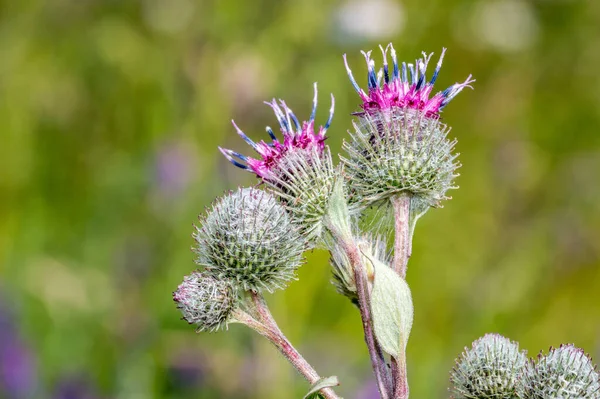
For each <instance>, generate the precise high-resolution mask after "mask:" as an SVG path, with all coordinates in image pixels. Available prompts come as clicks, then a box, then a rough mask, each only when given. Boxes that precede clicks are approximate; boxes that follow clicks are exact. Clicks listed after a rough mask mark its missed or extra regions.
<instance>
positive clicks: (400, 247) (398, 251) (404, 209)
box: [392, 193, 412, 278]
mask: <svg viewBox="0 0 600 399" xmlns="http://www.w3.org/2000/svg"><path fill="white" fill-rule="evenodd" d="M392 206H393V207H394V227H395V231H396V232H395V236H394V270H395V271H396V273H398V274H399V275H400V277H402V278H406V270H407V267H408V259H409V258H410V254H411V252H412V237H411V233H410V196H409V195H408V194H404V193H403V194H399V195H396V196H394V197H392Z"/></svg>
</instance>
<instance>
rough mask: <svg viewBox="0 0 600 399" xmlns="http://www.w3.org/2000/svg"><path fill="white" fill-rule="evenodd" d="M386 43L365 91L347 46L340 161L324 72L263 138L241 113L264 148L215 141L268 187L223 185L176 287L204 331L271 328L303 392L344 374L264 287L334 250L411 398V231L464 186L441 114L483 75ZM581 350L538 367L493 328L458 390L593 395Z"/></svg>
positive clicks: (383, 369)
mask: <svg viewBox="0 0 600 399" xmlns="http://www.w3.org/2000/svg"><path fill="white" fill-rule="evenodd" d="M381 52H382V65H383V66H382V67H381V68H380V69H379V70H377V69H376V67H375V62H374V60H373V59H371V52H367V53H363V54H364V56H365V59H366V63H367V68H366V76H367V90H366V91H365V90H363V89H361V88H360V86H359V85H358V83H357V82H356V80H355V79H354V77H353V74H352V72H351V70H350V68H349V66H348V63H347V62H346V57H345V56H344V62H345V64H346V70H347V73H348V75H349V77H350V82H351V84H352V86H353V87H354V88H355V90H356V91H357V92H358V94H359V97H360V100H361V102H360V104H358V106H357V108H358V109H357V112H355V113H354V114H353V115H354V120H353V126H354V127H353V130H352V131H351V132H350V134H349V137H348V139H347V140H345V142H344V145H343V153H342V154H341V155H340V159H341V162H340V164H339V165H334V162H333V158H332V155H331V150H330V148H329V146H328V145H327V144H326V138H327V137H326V133H327V132H328V130H329V129H330V127H331V123H332V119H333V110H334V102H333V96H332V97H331V108H330V112H329V117H328V119H327V121H326V122H325V123H324V124H323V125H322V126H320V127H319V128H316V125H315V117H316V110H317V100H318V93H317V86H316V84H315V86H314V97H313V101H312V108H311V110H310V114H309V117H308V118H307V119H304V120H303V119H300V118H298V117H297V116H296V114H295V113H294V112H293V111H292V110H291V109H290V108H289V107H288V106H287V104H286V103H285V101H283V100H279V101H276V100H272V101H270V102H267V103H266V104H267V105H268V106H269V107H271V108H272V110H273V112H274V114H275V118H276V120H277V124H278V126H279V132H275V131H274V130H273V129H272V128H270V127H267V128H266V132H267V134H268V139H267V140H258V139H256V138H254V137H255V135H254V134H246V133H244V132H243V131H242V130H241V129H240V128H239V127H238V126H237V125H236V124H235V123H234V128H235V131H236V132H237V133H238V135H239V136H240V137H241V138H242V139H243V140H244V141H245V142H246V143H247V144H249V145H250V147H252V149H253V150H254V152H255V155H244V154H242V153H239V152H236V151H234V150H231V149H224V148H219V149H220V151H221V152H222V153H223V155H224V156H225V157H226V158H227V159H228V160H229V161H230V162H231V163H232V164H234V165H235V166H237V167H239V168H241V169H243V170H246V171H248V172H251V173H253V174H254V175H255V176H256V177H257V179H258V183H259V186H258V187H255V188H242V189H238V190H237V191H234V192H230V193H227V194H225V195H224V196H223V197H221V198H219V199H217V200H216V201H215V202H214V204H213V205H212V207H211V208H210V209H209V211H208V212H207V214H206V215H204V216H202V217H200V223H199V225H198V226H197V227H196V231H195V233H194V239H195V241H196V244H195V246H194V251H195V252H196V254H197V258H196V263H197V264H198V266H199V267H200V269H199V270H197V271H194V272H192V274H191V275H190V276H188V277H186V278H185V279H184V281H183V283H181V284H180V285H179V287H178V289H177V290H176V291H175V292H174V293H173V299H174V300H175V302H176V303H177V307H178V308H179V309H180V310H181V312H182V314H183V318H184V319H185V320H186V321H188V322H189V323H191V324H194V325H195V326H196V329H197V331H217V330H222V329H227V327H228V326H229V325H230V324H231V323H242V324H245V325H247V326H248V327H250V328H252V329H253V330H255V331H256V332H258V333H259V334H261V335H262V336H264V337H266V338H267V339H268V340H269V341H270V342H271V343H272V344H273V345H274V346H275V347H276V348H277V349H278V350H279V351H280V352H281V354H283V355H284V356H285V358H287V359H288V360H289V361H290V363H291V364H292V365H293V366H294V367H295V368H296V370H298V372H299V373H300V374H302V375H303V376H304V377H305V378H306V379H307V380H308V382H309V383H310V384H311V386H310V388H309V389H308V393H307V395H306V396H305V397H325V398H329V399H335V398H339V396H338V395H337V394H336V393H335V391H334V390H333V387H335V386H337V385H338V381H337V378H336V377H322V376H321V375H319V374H318V373H317V371H316V370H315V369H314V368H313V367H312V366H311V365H310V364H309V363H308V362H307V361H306V360H305V359H304V358H303V357H302V356H301V355H300V353H299V352H298V351H297V350H296V349H295V348H294V347H293V346H292V344H291V343H290V342H289V341H288V340H287V338H286V337H285V335H284V334H283V333H282V332H281V330H280V329H279V327H278V326H277V323H276V322H275V320H274V318H273V316H272V315H271V313H270V311H269V308H268V306H267V303H266V301H265V299H264V297H263V293H264V292H272V291H274V290H277V289H284V288H285V287H286V286H287V285H288V283H289V282H290V281H292V280H294V279H295V278H296V277H295V275H296V274H295V272H296V270H297V269H298V267H300V266H301V265H302V263H303V253H304V252H305V251H307V250H312V249H313V248H319V247H320V248H325V249H327V250H328V251H329V252H330V254H331V261H330V264H331V270H332V282H333V284H334V285H335V287H336V289H337V291H338V292H339V293H340V294H342V295H344V296H346V297H347V298H348V299H349V300H350V301H351V302H352V303H353V304H354V305H356V308H357V309H358V311H359V313H360V316H361V320H362V326H363V329H364V336H365V342H366V345H367V348H368V350H369V355H370V360H371V365H372V368H373V372H374V375H375V378H376V381H377V386H378V389H379V393H380V397H381V398H382V399H406V398H408V395H409V387H408V378H407V376H408V374H407V367H406V347H407V345H408V339H409V336H410V332H411V329H412V324H413V305H412V296H411V290H410V288H409V286H408V284H407V282H406V280H405V277H406V272H407V266H408V261H409V257H410V255H411V247H412V245H411V241H412V235H413V232H414V227H415V223H416V222H417V220H418V218H419V217H420V216H422V215H423V214H424V213H425V212H426V211H427V210H428V209H430V208H432V207H440V206H441V204H442V201H444V200H446V199H448V198H449V197H448V196H447V191H448V190H450V189H453V188H456V185H455V182H454V181H455V178H456V177H457V176H458V173H457V169H458V167H459V166H460V164H459V163H458V161H457V156H458V154H457V153H456V152H455V151H454V146H455V144H456V140H454V139H452V138H450V137H449V132H450V128H449V127H448V126H447V125H446V124H444V123H443V122H442V120H441V117H440V115H441V112H442V110H443V109H444V108H445V107H446V105H448V103H449V102H450V101H451V100H452V99H453V98H455V97H456V95H457V94H458V93H460V92H461V91H462V90H463V89H464V88H466V87H470V84H471V83H473V82H474V80H473V79H471V77H470V76H469V77H468V78H467V79H466V80H465V81H464V82H462V83H456V84H454V85H452V86H450V87H448V88H447V89H445V90H443V91H438V92H434V83H435V82H436V80H437V78H438V75H439V73H440V69H441V66H442V61H443V58H444V54H445V49H444V50H443V51H442V53H441V56H440V57H439V61H438V62H437V64H436V65H435V67H434V68H433V71H432V72H431V74H430V75H428V73H429V72H428V69H429V68H428V66H429V63H430V60H431V57H432V55H430V54H429V55H428V54H425V53H423V56H422V57H421V58H419V59H417V60H416V61H414V63H404V62H403V63H399V62H398V60H397V57H396V52H395V50H394V48H393V46H392V45H391V44H390V45H389V46H387V47H386V48H383V47H381ZM388 56H389V58H391V64H388ZM374 207H375V208H377V209H379V210H382V212H383V215H382V216H384V217H386V216H389V218H390V219H392V220H393V221H394V223H393V225H394V237H393V242H391V243H390V244H391V245H389V246H388V244H387V243H386V240H385V239H384V238H383V237H385V235H378V232H377V231H367V230H371V229H364V228H362V226H364V223H362V220H364V219H365V217H366V216H367V215H368V214H369V209H371V208H374ZM577 353H578V352H577V351H575V350H571V349H568V350H567V349H564V350H562V352H560V353H555V352H552V353H551V354H550V355H548V356H547V357H544V358H543V360H539V361H538V363H537V364H535V365H533V364H530V363H527V361H526V356H525V354H524V352H522V351H520V350H519V347H518V344H516V343H515V342H512V341H509V340H508V339H506V338H503V337H501V336H499V335H486V336H485V337H483V338H482V339H480V340H477V341H476V342H475V343H474V344H473V347H472V348H470V349H466V350H465V352H464V354H463V355H462V356H461V357H460V358H459V359H458V361H457V364H456V367H455V368H454V370H453V371H452V374H451V382H452V392H453V395H454V396H455V397H456V398H474V399H475V398H481V399H487V398H496V399H501V398H516V397H520V398H542V397H543V398H551V397H556V398H567V397H573V398H575V397H581V398H588V397H589V398H592V397H596V398H597V397H598V396H593V395H596V393H594V392H595V391H594V390H595V389H596V388H597V386H598V382H597V379H598V376H597V373H596V372H595V371H594V370H593V368H592V367H591V366H590V364H591V363H590V364H588V362H587V361H588V358H587V357H585V358H584V357H582V356H581V355H577ZM565 392H569V394H571V395H579V396H565V395H566V394H565ZM517 395H518V396H517ZM540 395H541V396H540ZM548 395H550V396H548ZM552 395H554V396H552ZM561 395H562V396H561ZM586 395H587V396H586ZM589 395H592V396H589ZM351 396H352V395H351Z"/></svg>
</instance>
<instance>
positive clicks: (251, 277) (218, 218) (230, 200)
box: [194, 188, 306, 292]
mask: <svg viewBox="0 0 600 399" xmlns="http://www.w3.org/2000/svg"><path fill="white" fill-rule="evenodd" d="M297 230H298V229H297V227H296V226H295V225H294V224H293V223H292V222H291V220H290V217H289V215H288V213H287V212H286V210H285V208H284V207H283V206H282V205H281V204H280V203H279V201H277V200H276V199H275V198H274V197H273V196H272V195H271V194H269V193H267V192H265V191H262V190H259V189H255V188H242V189H238V190H237V191H236V192H233V193H230V194H228V195H225V196H224V197H222V198H220V199H218V200H217V201H216V202H215V204H213V206H212V209H211V211H210V212H209V213H208V215H207V216H206V217H205V218H204V219H202V220H201V227H197V228H196V233H195V234H194V238H195V240H196V242H197V246H196V247H195V251H196V253H197V254H198V258H197V261H196V262H197V263H198V264H199V265H202V266H204V267H205V268H206V271H207V272H208V273H210V274H211V275H212V276H213V277H215V278H218V279H226V280H230V281H231V282H232V283H233V285H234V286H236V287H239V288H241V289H243V290H256V291H260V290H263V289H265V290H267V291H269V292H272V291H273V290H275V289H278V288H284V287H285V286H286V285H287V283H288V282H289V281H290V280H292V279H294V278H295V271H296V269H297V268H298V267H299V266H300V265H301V264H302V259H303V258H302V252H303V251H304V250H305V248H306V241H305V240H304V239H303V238H302V237H301V236H300V235H299V234H298V231H297Z"/></svg>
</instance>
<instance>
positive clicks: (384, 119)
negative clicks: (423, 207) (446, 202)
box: [342, 108, 460, 207]
mask: <svg viewBox="0 0 600 399" xmlns="http://www.w3.org/2000/svg"><path fill="white" fill-rule="evenodd" d="M354 129H355V131H354V132H351V133H350V136H351V140H350V141H349V142H344V145H343V147H344V150H345V151H346V154H347V155H346V156H343V157H342V162H343V163H344V165H345V172H346V175H347V178H348V185H349V188H350V194H351V196H352V197H353V198H352V200H353V202H355V203H357V204H358V205H361V206H363V207H367V206H371V205H374V204H377V203H381V202H382V201H385V200H388V199H390V198H391V197H393V196H395V195H398V194H400V193H409V194H410V195H411V196H412V197H414V198H418V199H419V201H421V202H423V203H425V204H427V205H428V206H439V204H440V202H441V201H442V200H443V199H446V198H447V197H446V195H445V193H446V191H447V190H448V189H452V188H456V187H455V186H454V179H455V177H456V176H458V175H457V174H456V169H458V168H459V167H460V164H459V163H458V162H457V161H456V158H457V156H458V154H454V153H453V149H454V146H455V145H456V140H449V139H448V137H447V136H448V132H449V130H450V129H449V128H448V127H447V126H446V125H444V124H443V123H441V122H440V121H439V119H436V118H427V117H425V115H424V114H423V113H422V112H420V111H415V110H410V109H401V108H393V109H390V110H387V111H385V113H377V114H365V115H364V117H361V118H359V120H358V121H355V122H354Z"/></svg>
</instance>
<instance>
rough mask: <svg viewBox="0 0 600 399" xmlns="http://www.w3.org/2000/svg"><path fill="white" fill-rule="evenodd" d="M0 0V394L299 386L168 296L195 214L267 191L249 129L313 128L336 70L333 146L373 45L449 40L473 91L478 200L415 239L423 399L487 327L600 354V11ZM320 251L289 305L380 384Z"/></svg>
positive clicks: (353, 2) (471, 163)
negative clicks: (284, 124)
mask: <svg viewBox="0 0 600 399" xmlns="http://www.w3.org/2000/svg"><path fill="white" fill-rule="evenodd" d="M0 4H1V5H0V134H1V139H0V328H1V329H0V397H1V398H7V399H14V398H16V399H21V398H61V399H67V398H68V399H71V398H85V399H92V398H93V399H97V398H103V399H104V398H111V399H112V398H118V399H133V398H144V399H145V398H165V399H176V398H195V399H201V398H261V399H269V398H273V399H275V398H296V397H301V396H302V395H303V393H304V392H305V391H306V388H307V384H306V383H305V382H304V381H303V380H302V379H301V377H299V376H297V375H296V374H295V373H294V371H293V370H292V368H291V367H290V366H288V364H287V363H286V362H285V361H284V360H283V359H282V358H281V357H280V356H279V355H278V354H277V352H276V351H275V350H274V349H273V348H271V347H270V346H269V344H268V343H267V342H266V341H264V340H262V339H261V338H258V337H257V336H255V334H253V333H252V332H250V331H249V330H248V329H245V328H244V327H241V326H239V325H233V326H231V327H230V330H229V331H228V332H221V333H217V334H195V333H194V331H193V328H192V327H190V326H188V325H187V324H186V323H185V322H183V321H181V320H179V318H180V314H179V313H178V311H177V310H176V309H175V306H174V304H173V303H172V300H171V292H172V291H173V290H174V289H175V288H176V286H177V285H178V284H179V283H180V281H181V280H182V277H183V275H185V274H187V273H189V272H190V271H191V270H193V269H194V263H193V254H192V253H191V251H190V247H191V245H192V242H193V241H192V239H191V236H190V235H191V233H192V223H194V222H195V221H196V220H197V219H196V218H197V215H198V214H200V213H202V212H203V210H204V207H205V206H206V205H208V204H209V203H210V202H211V201H212V200H213V199H214V198H215V197H216V196H218V195H220V194H221V193H222V192H223V191H224V190H228V189H232V188H235V187H237V186H238V185H251V184H254V183H255V179H254V178H253V176H252V175H251V174H249V173H243V172H242V171H240V170H238V169H236V168H234V167H233V166H231V165H230V164H229V163H228V162H227V161H226V160H225V159H224V158H223V157H222V156H221V155H220V154H219V152H218V151H217V146H218V145H221V146H225V147H228V148H234V149H237V150H240V151H244V152H245V153H248V151H249V150H248V148H245V147H246V146H245V145H244V143H243V142H242V140H240V139H239V137H237V135H236V134H235V131H234V129H233V128H232V126H231V124H230V120H231V119H232V118H235V119H236V121H237V123H238V124H239V126H240V127H242V129H244V130H245V131H246V132H247V133H248V134H249V135H250V136H251V137H254V138H258V137H261V138H262V137H265V133H264V126H265V125H267V124H268V125H273V124H274V123H275V119H274V117H273V115H272V113H271V111H270V109H269V108H268V107H267V106H265V105H263V104H262V101H263V100H268V99H271V98H272V97H281V98H285V99H286V101H287V102H288V104H290V106H292V108H293V109H294V110H295V111H296V113H297V114H298V115H299V116H300V117H302V118H306V117H308V115H309V113H310V101H311V98H312V82H314V81H317V82H319V89H320V96H319V100H320V109H319V112H318V115H317V122H320V123H324V121H325V120H326V116H327V110H328V107H329V105H328V104H329V99H328V93H330V92H332V93H334V94H335V96H336V101H337V104H336V116H335V118H334V122H333V126H332V128H331V129H330V130H329V134H330V139H329V141H328V143H329V144H330V145H331V147H332V149H333V152H334V153H337V152H338V151H339V150H340V147H341V142H342V140H343V139H344V138H346V137H347V133H346V131H347V130H348V129H349V128H350V126H351V117H350V115H349V113H350V112H352V111H354V110H356V109H357V108H358V105H359V99H358V96H357V95H356V93H354V91H353V89H352V86H351V85H350V83H349V81H348V79H347V77H346V73H345V70H344V66H343V62H342V54H343V53H348V55H349V61H350V64H351V65H352V68H353V71H354V73H355V76H357V78H360V79H359V81H360V83H361V84H364V83H365V80H366V79H365V71H366V68H365V65H364V61H363V59H362V56H361V55H360V53H359V50H360V49H365V50H367V49H375V50H376V46H377V45H378V44H380V43H381V44H384V45H385V44H386V43H388V42H389V41H393V43H394V45H395V47H396V49H397V52H398V54H399V58H400V59H401V60H402V59H405V60H413V59H414V58H416V57H418V56H419V54H420V52H421V51H427V52H436V53H438V54H439V51H440V50H441V48H442V47H448V53H447V56H446V60H445V65H444V67H443V69H442V73H441V75H440V78H439V80H438V85H439V87H438V88H439V89H440V90H442V89H444V88H445V87H447V86H448V85H450V84H452V83H454V82H456V81H462V80H464V79H465V78H466V76H467V75H469V74H470V73H472V74H473V75H474V77H475V78H476V79H477V82H476V83H475V90H474V91H471V90H467V91H465V92H463V93H461V95H459V96H458V97H457V98H456V99H455V100H454V101H453V102H452V103H451V104H450V105H449V106H448V107H447V109H446V110H445V112H444V115H443V117H444V121H445V122H446V123H448V124H449V125H451V126H453V131H452V133H451V135H452V136H454V137H457V138H458V140H459V144H458V151H460V152H461V156H460V160H461V162H462V164H463V167H462V168H461V169H460V173H461V176H460V177H459V179H458V184H459V185H460V186H461V188H460V190H456V191H453V192H452V193H451V195H452V196H453V197H454V199H453V200H451V201H448V202H446V203H445V207H444V208H443V209H436V210H432V211H431V212H429V213H428V214H427V215H426V216H425V217H424V218H423V219H421V221H420V222H419V225H418V226H417V230H416V236H415V242H414V250H413V257H412V259H411V262H410V267H409V273H408V282H409V284H410V285H411V287H412V290H413V294H414V303H415V309H416V313H415V323H414V328H413V333H412V336H411V340H410V342H409V347H408V362H409V364H408V366H409V380H410V387H411V394H412V395H411V397H414V398H445V397H447V393H446V389H447V380H448V371H449V369H450V368H451V367H452V365H453V359H454V358H455V356H456V355H457V354H458V353H460V352H461V350H462V348H463V347H464V346H465V345H467V344H469V343H470V342H471V341H472V340H474V339H475V338H477V337H479V336H481V335H483V334H484V333H486V332H499V333H501V334H504V335H506V336H508V337H510V338H512V339H515V340H518V341H520V342H521V344H522V346H523V347H524V348H526V349H527V350H528V351H529V353H530V354H531V355H534V354H536V353H537V352H538V351H540V350H541V349H547V348H548V347H549V346H550V345H555V346H556V345H559V344H560V343H562V342H573V343H575V344H576V345H578V346H580V347H583V348H584V349H586V351H588V352H590V353H591V354H592V356H594V357H596V358H600V205H599V201H600V184H599V183H600V134H599V132H598V130H599V127H600V78H599V75H598V65H599V64H600V29H599V26H600V2H598V1H585V0H580V1H578V0H571V1H569V0H563V1H560V0H538V1H524V0H523V1H520V0H493V1H492V0H490V1H468V0H463V1H459V0H452V1H450V0H436V1H427V2H425V1H420V0H402V1H394V0H375V1H371V2H367V1H360V0H349V1H331V2H330V1H327V2H324V1H321V0H306V1H304V0H303V1H275V0H263V1H241V0H214V1H196V0H144V1H142V0H140V1H128V0H51V1H42V0H38V1H33V0H23V1H16V0H15V1H8V0H4V1H3V2H1V3H0ZM435 59H437V56H434V60H435ZM378 62H379V61H378ZM308 258H309V262H308V264H306V265H305V266H303V268H302V269H301V270H300V273H299V277H300V280H299V281H297V282H294V283H293V284H292V285H291V286H290V287H289V289H288V290H286V291H285V292H277V293H276V294H274V295H271V296H269V297H268V298H267V299H268V301H269V303H270V304H271V307H272V310H273V312H274V314H275V316H276V318H277V319H278V321H279V323H280V326H281V328H282V329H283V331H284V332H286V333H287V334H288V337H289V338H290V340H291V341H292V342H293V343H294V344H295V345H296V346H297V347H298V348H299V349H300V351H301V352H302V353H303V354H304V355H305V356H306V357H307V358H308V359H309V361H310V362H311V363H313V365H315V367H316V368H317V369H318V371H319V372H320V373H321V374H322V375H332V374H335V375H338V376H339V377H340V380H341V382H342V386H341V387H340V389H339V392H340V393H341V394H342V395H343V396H344V397H346V398H359V399H369V398H375V396H374V393H373V392H374V387H373V384H372V374H371V371H370V366H369V360H368V355H367V351H366V349H365V346H364V344H363V339H362V330H361V326H360V319H359V316H358V313H357V312H356V311H355V309H354V308H353V307H352V305H351V304H350V303H349V302H348V301H347V300H346V299H345V298H343V297H341V296H339V295H337V294H336V293H335V290H334V288H333V287H332V286H331V285H330V284H329V283H328V279H329V275H330V271H329V267H328V264H327V262H328V256H327V254H326V253H325V252H324V251H314V252H313V253H311V254H309V255H308Z"/></svg>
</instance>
